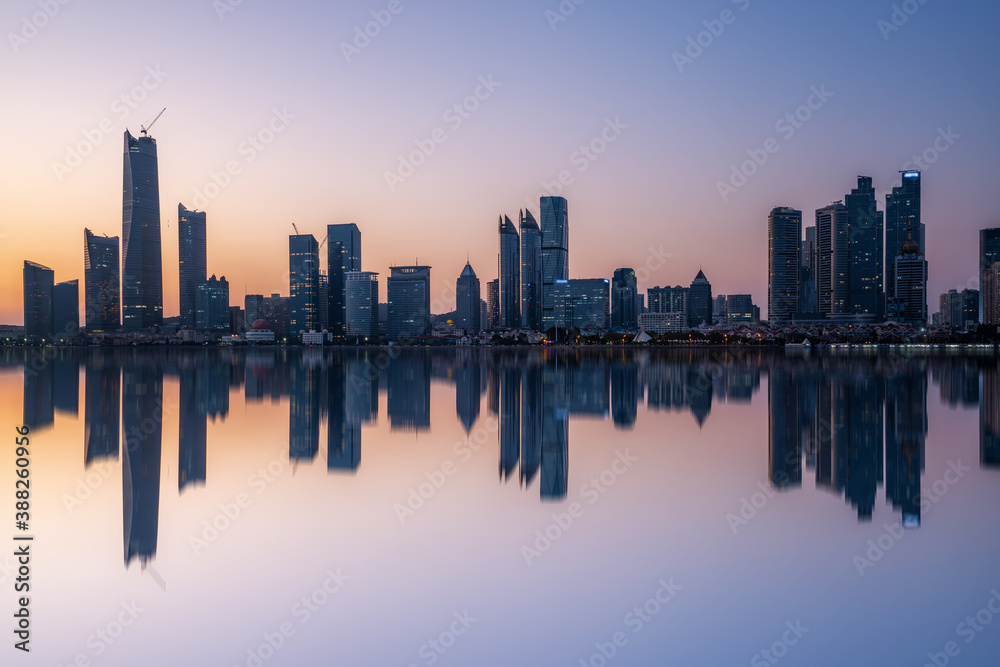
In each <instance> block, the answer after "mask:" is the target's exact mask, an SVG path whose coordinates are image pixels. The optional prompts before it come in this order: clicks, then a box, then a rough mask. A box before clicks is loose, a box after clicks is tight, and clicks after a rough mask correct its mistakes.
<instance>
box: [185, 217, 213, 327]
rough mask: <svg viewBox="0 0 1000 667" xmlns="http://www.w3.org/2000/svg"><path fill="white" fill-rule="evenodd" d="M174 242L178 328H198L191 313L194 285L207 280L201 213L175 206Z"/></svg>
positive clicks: (196, 287) (203, 218) (193, 306)
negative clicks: (177, 288)
mask: <svg viewBox="0 0 1000 667" xmlns="http://www.w3.org/2000/svg"><path fill="white" fill-rule="evenodd" d="M177 241H178V253H177V257H178V260H179V262H180V266H179V270H180V304H181V316H180V317H181V326H182V327H186V328H188V329H194V328H195V327H196V326H198V323H197V321H198V317H197V314H196V312H195V309H196V305H195V299H196V298H197V295H198V286H199V285H201V284H202V283H203V282H205V279H206V278H207V277H208V268H207V266H206V265H207V263H208V260H207V258H206V250H205V213H204V211H189V210H188V209H187V208H185V207H184V204H178V205H177Z"/></svg>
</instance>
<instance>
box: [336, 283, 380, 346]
mask: <svg viewBox="0 0 1000 667" xmlns="http://www.w3.org/2000/svg"><path fill="white" fill-rule="evenodd" d="M344 286H345V287H344V312H345V314H346V316H347V331H346V334H347V335H348V336H361V337H363V338H369V337H372V336H378V274H377V273H375V272H373V271H348V272H346V273H345V274H344Z"/></svg>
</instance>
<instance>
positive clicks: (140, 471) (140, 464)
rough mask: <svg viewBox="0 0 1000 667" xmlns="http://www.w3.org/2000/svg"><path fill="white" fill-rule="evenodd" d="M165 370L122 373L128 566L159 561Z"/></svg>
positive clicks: (132, 362)
mask: <svg viewBox="0 0 1000 667" xmlns="http://www.w3.org/2000/svg"><path fill="white" fill-rule="evenodd" d="M163 414H164V410H163V367H162V366H161V365H160V364H158V363H148V362H145V361H142V360H139V359H137V358H133V359H129V360H128V362H127V363H126V364H125V365H124V367H123V371H122V434H123V436H124V446H123V447H122V495H123V503H122V506H123V509H124V516H123V519H124V542H125V566H126V567H128V565H129V564H130V563H131V562H132V561H133V560H138V561H139V562H140V564H142V565H143V566H144V567H145V566H146V565H147V564H148V563H149V562H150V561H151V560H152V559H153V557H154V556H155V555H156V539H157V532H158V528H159V514H160V453H161V446H162V442H161V440H162V433H163Z"/></svg>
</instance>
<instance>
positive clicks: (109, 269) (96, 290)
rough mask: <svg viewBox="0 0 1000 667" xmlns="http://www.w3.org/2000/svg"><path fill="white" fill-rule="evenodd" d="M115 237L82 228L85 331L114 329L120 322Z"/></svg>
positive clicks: (119, 295)
mask: <svg viewBox="0 0 1000 667" xmlns="http://www.w3.org/2000/svg"><path fill="white" fill-rule="evenodd" d="M118 271H119V265H118V237H117V236H110V237H108V236H95V235H94V233H93V232H91V231H90V230H89V229H84V230H83V285H84V288H83V299H84V310H85V313H86V321H87V331H89V332H91V333H93V332H108V331H116V330H117V329H118V327H120V326H121V292H120V290H119V282H118V281H119V278H118Z"/></svg>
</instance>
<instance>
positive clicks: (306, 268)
mask: <svg viewBox="0 0 1000 667" xmlns="http://www.w3.org/2000/svg"><path fill="white" fill-rule="evenodd" d="M288 285H289V297H288V307H289V317H290V321H289V324H290V326H291V334H292V335H293V336H294V335H297V334H299V333H300V332H303V331H306V332H308V331H315V330H316V329H317V327H318V326H319V308H318V299H319V244H317V243H316V239H315V237H313V235H312V234H294V235H290V236H289V237H288Z"/></svg>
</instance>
